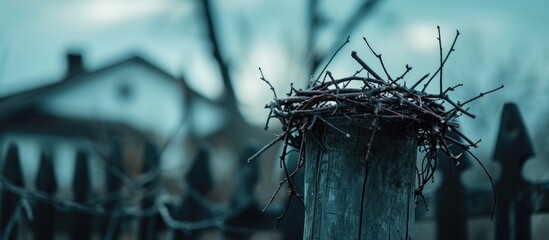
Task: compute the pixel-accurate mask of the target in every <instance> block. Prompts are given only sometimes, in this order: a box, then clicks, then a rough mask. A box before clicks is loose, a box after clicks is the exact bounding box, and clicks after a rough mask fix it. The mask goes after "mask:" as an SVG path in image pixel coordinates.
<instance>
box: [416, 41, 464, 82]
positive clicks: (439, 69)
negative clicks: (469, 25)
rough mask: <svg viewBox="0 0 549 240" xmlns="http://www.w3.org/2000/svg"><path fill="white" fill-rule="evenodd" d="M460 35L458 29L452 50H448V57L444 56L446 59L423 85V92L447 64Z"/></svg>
mask: <svg viewBox="0 0 549 240" xmlns="http://www.w3.org/2000/svg"><path fill="white" fill-rule="evenodd" d="M458 37H459V31H458V30H456V37H455V38H454V42H452V46H451V47H450V50H448V53H446V57H445V58H444V61H442V64H441V65H440V66H439V67H438V69H437V70H436V71H435V73H434V74H433V76H431V78H429V81H427V83H425V85H424V86H423V90H421V91H422V92H425V89H426V88H427V86H429V83H431V80H433V78H434V77H435V76H436V75H437V74H438V73H439V72H440V71H441V70H442V67H443V66H444V64H446V60H448V57H450V54H451V53H452V52H453V51H455V49H454V46H455V44H456V41H457V39H458Z"/></svg>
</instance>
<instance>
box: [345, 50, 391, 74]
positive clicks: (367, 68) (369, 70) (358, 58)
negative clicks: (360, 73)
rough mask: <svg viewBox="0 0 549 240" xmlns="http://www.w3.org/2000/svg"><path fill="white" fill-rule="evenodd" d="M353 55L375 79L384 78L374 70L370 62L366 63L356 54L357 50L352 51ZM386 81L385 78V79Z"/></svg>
mask: <svg viewBox="0 0 549 240" xmlns="http://www.w3.org/2000/svg"><path fill="white" fill-rule="evenodd" d="M351 57H352V58H353V59H354V60H355V61H356V62H358V64H360V66H362V68H364V69H365V70H366V71H367V72H368V73H370V74H371V75H372V76H373V77H374V78H375V79H377V80H383V79H382V78H381V77H380V76H379V75H377V73H376V72H374V70H372V68H370V66H368V64H366V63H365V62H364V61H362V59H361V58H360V57H359V56H358V55H357V54H356V52H355V51H352V52H351ZM383 81H384V80H383Z"/></svg>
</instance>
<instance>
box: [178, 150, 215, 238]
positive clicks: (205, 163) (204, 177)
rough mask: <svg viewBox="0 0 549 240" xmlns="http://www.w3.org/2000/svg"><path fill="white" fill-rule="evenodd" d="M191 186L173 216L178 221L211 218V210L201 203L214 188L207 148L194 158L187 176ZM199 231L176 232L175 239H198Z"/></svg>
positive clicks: (186, 178) (199, 151)
mask: <svg viewBox="0 0 549 240" xmlns="http://www.w3.org/2000/svg"><path fill="white" fill-rule="evenodd" d="M185 180H186V182H187V184H188V186H189V189H188V193H189V194H187V196H186V197H185V198H184V199H183V200H182V202H181V205H180V206H179V207H176V208H174V211H173V213H172V216H173V217H174V218H175V219H177V220H187V221H197V220H201V219H206V218H208V217H209V216H211V212H210V211H209V209H207V208H205V207H204V206H203V205H202V204H201V203H200V201H201V199H199V198H202V197H204V196H206V194H208V192H210V190H211V189H212V187H213V180H212V176H211V171H210V154H209V153H208V151H207V150H206V149H205V148H200V149H199V150H198V153H197V155H196V157H195V158H194V161H193V164H192V166H191V169H190V170H189V172H188V173H187V175H186V176H185ZM198 234H199V231H195V230H188V231H183V230H176V231H175V233H174V238H173V239H196V238H197V237H198Z"/></svg>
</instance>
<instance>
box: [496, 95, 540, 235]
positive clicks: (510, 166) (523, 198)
mask: <svg viewBox="0 0 549 240" xmlns="http://www.w3.org/2000/svg"><path fill="white" fill-rule="evenodd" d="M532 156H534V148H533V147H532V143H531V142H530V137H529V136H528V131H526V127H525V126H524V122H523V121H522V117H521V116H520V112H519V110H518V107H517V105H516V104H513V103H507V104H505V106H504V107H503V112H502V114H501V125H500V128H499V133H498V139H497V142H496V148H495V151H494V159H495V160H496V161H499V162H500V163H501V169H502V171H501V176H500V177H499V179H498V181H497V182H496V190H497V194H498V199H497V200H498V203H497V206H496V239H503V240H505V239H525V240H528V239H531V238H532V234H531V231H532V229H531V225H530V215H531V213H532V203H531V199H530V197H531V194H532V187H531V185H530V184H529V183H528V182H527V181H526V180H524V178H523V177H522V167H523V166H524V162H526V160H527V159H528V158H530V157H532Z"/></svg>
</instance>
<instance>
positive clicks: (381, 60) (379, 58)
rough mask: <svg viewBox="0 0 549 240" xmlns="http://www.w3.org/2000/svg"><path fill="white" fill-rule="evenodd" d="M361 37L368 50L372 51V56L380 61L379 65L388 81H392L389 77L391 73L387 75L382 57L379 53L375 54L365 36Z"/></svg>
mask: <svg viewBox="0 0 549 240" xmlns="http://www.w3.org/2000/svg"><path fill="white" fill-rule="evenodd" d="M362 39H364V42H366V45H367V46H368V48H369V49H370V51H372V54H374V56H376V57H377V59H378V60H379V63H381V67H382V68H383V71H384V72H385V75H386V76H387V79H388V80H389V81H390V82H393V78H392V77H391V75H389V72H387V68H385V64H384V63H383V58H382V57H381V54H377V53H376V52H375V51H374V49H373V48H372V47H371V46H370V43H369V42H368V40H366V37H362Z"/></svg>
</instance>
